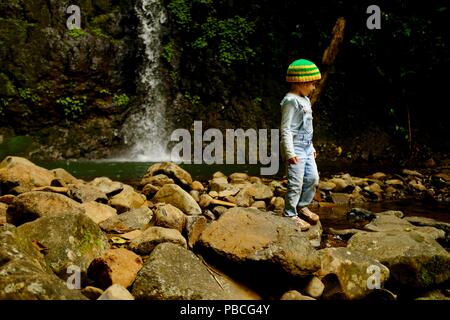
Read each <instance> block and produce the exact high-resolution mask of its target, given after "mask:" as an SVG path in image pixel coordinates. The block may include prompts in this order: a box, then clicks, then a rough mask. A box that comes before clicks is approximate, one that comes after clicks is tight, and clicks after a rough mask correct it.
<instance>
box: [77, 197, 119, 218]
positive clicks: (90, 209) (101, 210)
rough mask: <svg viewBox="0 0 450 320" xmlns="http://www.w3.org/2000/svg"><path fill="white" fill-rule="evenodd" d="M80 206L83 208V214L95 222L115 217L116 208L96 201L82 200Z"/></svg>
mask: <svg viewBox="0 0 450 320" xmlns="http://www.w3.org/2000/svg"><path fill="white" fill-rule="evenodd" d="M81 207H82V208H83V209H84V210H85V214H86V215H87V216H88V217H89V218H91V219H92V221H94V222H95V223H97V224H98V223H100V222H103V221H105V220H107V219H109V218H113V217H117V210H116V209H114V208H113V207H110V206H107V205H106V204H102V203H98V202H96V201H89V202H84V203H82V204H81Z"/></svg>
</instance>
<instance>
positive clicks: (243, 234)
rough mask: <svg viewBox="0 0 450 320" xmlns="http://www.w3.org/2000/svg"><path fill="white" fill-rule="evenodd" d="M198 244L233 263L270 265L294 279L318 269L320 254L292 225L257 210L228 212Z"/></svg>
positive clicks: (232, 210) (209, 229)
mask: <svg viewBox="0 0 450 320" xmlns="http://www.w3.org/2000/svg"><path fill="white" fill-rule="evenodd" d="M197 244H198V245H199V246H201V247H202V248H203V249H205V250H206V251H207V252H208V251H209V252H214V253H216V254H218V255H219V256H222V257H226V259H227V260H228V261H230V262H231V263H235V264H239V265H241V266H242V265H245V264H246V263H247V264H249V266H250V267H253V268H257V269H259V268H258V265H259V264H261V265H266V264H267V265H271V266H272V267H274V268H275V269H279V270H283V271H284V272H286V273H288V274H289V275H291V276H304V275H307V274H310V273H311V272H314V271H315V270H317V269H318V268H319V258H318V255H317V252H316V251H315V250H314V248H313V247H312V246H311V244H310V242H309V241H308V238H307V237H306V236H305V235H304V234H303V233H302V232H299V229H298V228H297V227H296V225H295V223H294V222H293V221H291V220H289V219H286V218H283V217H278V216H275V215H273V214H270V213H265V212H261V211H259V210H257V209H251V208H248V209H245V208H232V209H229V210H228V211H227V212H225V213H224V214H223V215H222V216H221V217H220V218H219V219H218V220H216V221H214V222H212V223H211V224H210V225H209V226H208V227H207V228H206V229H205V230H204V231H203V232H202V234H201V236H200V241H199V242H198V243H197ZM255 271H258V270H255ZM259 271H261V270H259Z"/></svg>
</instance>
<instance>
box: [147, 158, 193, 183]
mask: <svg viewBox="0 0 450 320" xmlns="http://www.w3.org/2000/svg"><path fill="white" fill-rule="evenodd" d="M157 174H165V175H166V176H168V177H169V178H172V179H173V180H174V181H175V183H176V184H181V185H182V186H183V187H185V188H190V185H191V183H192V177H191V175H190V174H189V172H187V171H186V170H184V169H182V168H181V167H180V166H178V165H176V164H175V163H172V162H160V163H155V164H154V165H152V166H151V167H149V168H148V169H147V172H146V173H145V175H144V177H143V178H142V181H145V180H146V179H149V178H150V177H153V176H155V175H157ZM142 181H141V185H145V184H146V183H142Z"/></svg>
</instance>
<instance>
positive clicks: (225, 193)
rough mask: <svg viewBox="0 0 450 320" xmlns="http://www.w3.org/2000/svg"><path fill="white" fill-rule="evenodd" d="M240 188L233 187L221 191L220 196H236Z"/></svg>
mask: <svg viewBox="0 0 450 320" xmlns="http://www.w3.org/2000/svg"><path fill="white" fill-rule="evenodd" d="M239 190H240V189H239V188H231V189H226V190H222V191H220V192H219V194H218V196H219V197H221V198H225V197H229V196H235V195H236V194H237V193H238V192H239Z"/></svg>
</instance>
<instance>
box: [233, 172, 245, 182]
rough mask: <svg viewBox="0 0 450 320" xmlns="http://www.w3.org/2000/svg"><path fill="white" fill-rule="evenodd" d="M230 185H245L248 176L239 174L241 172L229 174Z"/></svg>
mask: <svg viewBox="0 0 450 320" xmlns="http://www.w3.org/2000/svg"><path fill="white" fill-rule="evenodd" d="M229 178H230V183H232V184H239V183H245V181H247V180H248V179H249V176H248V174H246V173H241V172H235V173H232V174H230V176H229Z"/></svg>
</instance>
